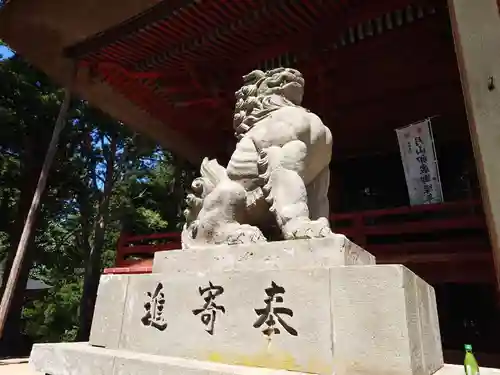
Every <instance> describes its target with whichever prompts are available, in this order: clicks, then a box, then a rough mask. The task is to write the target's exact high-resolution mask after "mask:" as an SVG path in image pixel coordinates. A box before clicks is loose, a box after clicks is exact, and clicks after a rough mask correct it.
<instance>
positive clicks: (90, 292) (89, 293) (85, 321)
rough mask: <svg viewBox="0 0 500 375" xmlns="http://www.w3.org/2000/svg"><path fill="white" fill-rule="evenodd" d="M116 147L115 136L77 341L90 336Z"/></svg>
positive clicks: (88, 263) (100, 204) (107, 169)
mask: <svg viewBox="0 0 500 375" xmlns="http://www.w3.org/2000/svg"><path fill="white" fill-rule="evenodd" d="M116 148H117V142H116V138H113V139H112V140H111V143H110V146H109V152H108V155H107V156H106V174H105V178H104V189H103V192H102V196H101V200H100V202H99V207H98V210H97V217H96V223H95V226H94V244H93V246H92V249H91V251H90V254H89V259H88V262H87V265H86V267H85V279H84V282H83V292H82V299H81V301H80V318H79V320H80V327H79V329H78V335H77V337H76V339H77V341H88V339H89V336H90V328H91V325H92V317H93V314H94V307H95V301H96V297H97V289H98V287H99V279H100V276H101V256H102V250H103V247H104V240H105V235H106V228H107V224H108V221H109V203H110V199H111V193H112V191H113V186H114V167H115V155H116Z"/></svg>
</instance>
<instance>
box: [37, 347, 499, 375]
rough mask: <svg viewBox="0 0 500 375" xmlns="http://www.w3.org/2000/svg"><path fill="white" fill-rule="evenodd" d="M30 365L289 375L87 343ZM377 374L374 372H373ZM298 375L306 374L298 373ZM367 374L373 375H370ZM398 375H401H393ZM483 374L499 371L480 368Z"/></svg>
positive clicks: (109, 374) (142, 372)
mask: <svg viewBox="0 0 500 375" xmlns="http://www.w3.org/2000/svg"><path fill="white" fill-rule="evenodd" d="M30 365H31V367H32V368H34V369H35V370H36V371H38V372H39V373H41V374H49V375H179V374H189V375H290V374H291V373H290V372H289V371H285V370H273V369H265V368H254V367H246V366H236V365H225V364H220V363H213V362H204V361H197V360H192V359H184V358H173V357H163V356H157V355H151V354H141V353H132V352H128V351H124V350H112V349H103V348H96V347H92V346H90V345H88V344H87V343H62V344H36V345H35V346H34V347H33V351H32V352H31V357H30ZM463 371H464V370H463V366H457V365H444V366H443V367H442V368H441V369H439V370H438V371H437V372H436V373H435V375H462V374H463ZM373 373H374V372H373ZM294 374H296V375H305V374H304V373H300V372H295V373H294ZM368 374H372V372H369V373H368ZM392 374H393V375H398V373H392ZM481 374H483V375H500V370H498V369H490V368H484V367H483V368H481Z"/></svg>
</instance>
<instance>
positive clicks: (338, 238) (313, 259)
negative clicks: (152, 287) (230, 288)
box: [153, 234, 375, 275]
mask: <svg viewBox="0 0 500 375" xmlns="http://www.w3.org/2000/svg"><path fill="white" fill-rule="evenodd" d="M370 264H375V257H374V256H373V255H371V254H370V253H369V252H367V251H366V250H364V249H362V248H361V247H359V246H358V245H356V244H355V243H353V242H351V241H350V240H349V239H348V238H347V237H346V236H344V235H341V234H337V235H335V236H334V237H331V238H322V239H312V240H293V241H277V242H268V243H264V244H252V245H212V246H207V247H205V248H200V249H190V250H174V251H161V252H157V253H156V254H155V258H154V262H153V273H167V274H169V275H172V274H177V273H182V274H186V273H200V272H210V273H217V272H221V271H254V270H261V271H263V270H274V269H299V268H316V267H332V266H349V265H370Z"/></svg>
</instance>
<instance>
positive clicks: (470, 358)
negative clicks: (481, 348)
mask: <svg viewBox="0 0 500 375" xmlns="http://www.w3.org/2000/svg"><path fill="white" fill-rule="evenodd" d="M464 368H465V375H479V365H478V364H477V361H476V357H474V354H472V345H469V344H465V359H464Z"/></svg>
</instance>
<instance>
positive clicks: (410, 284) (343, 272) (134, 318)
mask: <svg viewBox="0 0 500 375" xmlns="http://www.w3.org/2000/svg"><path fill="white" fill-rule="evenodd" d="M204 305H205V306H204ZM204 307H206V310H204ZM90 342H91V344H92V345H97V346H102V347H106V348H109V349H121V350H127V351H132V352H137V353H148V354H155V355H162V356H170V357H182V358H191V359H197V360H202V361H212V362H214V361H215V362H221V363H226V364H234V365H247V366H253V367H266V368H275V369H284V370H292V371H301V372H308V373H318V374H322V375H326V374H328V375H330V374H332V373H333V372H335V373H336V374H337V375H347V374H360V375H361V374H363V375H365V374H368V373H369V374H379V373H380V374H384V375H385V374H387V373H391V374H401V375H406V374H412V375H413V374H415V375H417V374H418V375H420V374H424V375H428V374H432V373H433V372H435V371H436V370H437V369H439V368H440V367H441V366H442V364H443V356H442V350H441V341H440V334H439V326H438V317H437V309H436V300H435V295H434V290H433V288H432V287H431V286H429V285H428V284H427V283H425V282H424V281H423V280H422V279H420V278H418V277H417V276H416V275H414V274H413V273H412V272H411V271H409V270H408V269H407V268H405V267H403V266H400V265H368V266H334V267H316V268H310V269H307V268H301V269H296V270H292V269H275V270H267V271H251V270H247V271H226V272H211V271H210V272H208V271H205V272H199V273H194V272H193V273H187V274H185V275H180V274H172V275H171V274H169V273H161V274H159V273H157V274H149V275H131V276H127V275H104V276H103V277H102V279H101V284H100V286H99V293H98V298H97V304H96V310H95V315H94V322H93V326H92V333H91V338H90Z"/></svg>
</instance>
